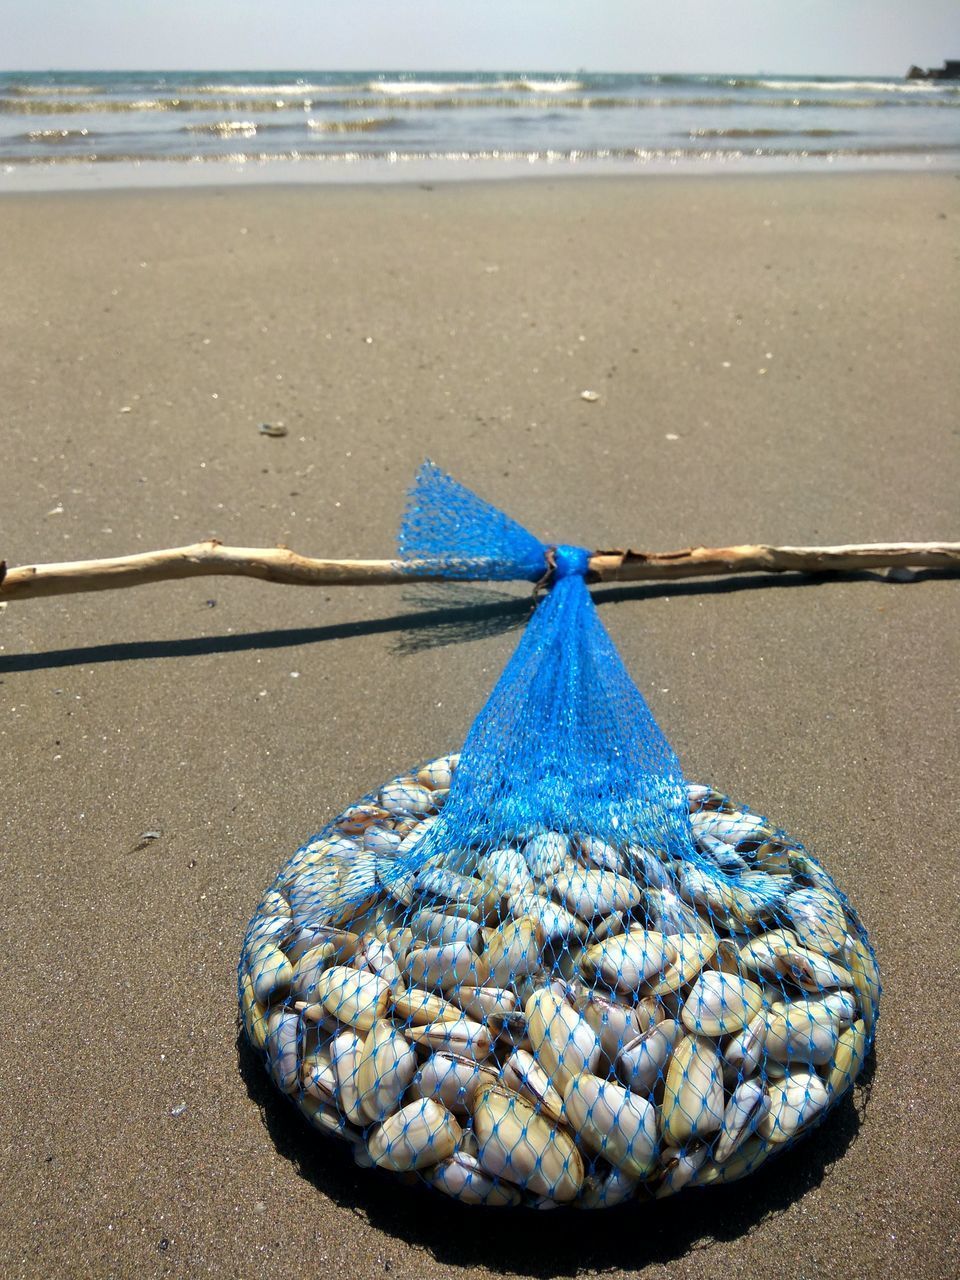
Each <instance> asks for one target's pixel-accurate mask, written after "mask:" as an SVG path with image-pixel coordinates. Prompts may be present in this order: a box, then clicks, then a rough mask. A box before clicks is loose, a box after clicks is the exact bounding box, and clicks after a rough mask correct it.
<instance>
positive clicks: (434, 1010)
mask: <svg viewBox="0 0 960 1280" xmlns="http://www.w3.org/2000/svg"><path fill="white" fill-rule="evenodd" d="M464 990H468V988H466V987H465V988H464ZM392 999H393V1008H394V1012H395V1013H396V1015H397V1017H398V1018H401V1019H403V1020H404V1021H407V1022H410V1023H411V1024H412V1025H413V1026H416V1027H425V1026H428V1025H429V1024H430V1023H431V1022H456V1021H458V1020H459V1019H460V1018H462V1017H463V1013H462V1012H461V1010H460V1009H458V1008H457V1006H456V1005H455V1004H451V1003H450V1002H449V1001H448V1000H444V998H443V997H442V996H438V995H436V994H435V993H434V992H431V991H421V989H420V988H419V987H410V988H409V989H405V988H403V987H394V989H393V993H392ZM404 1030H406V1028H404Z"/></svg>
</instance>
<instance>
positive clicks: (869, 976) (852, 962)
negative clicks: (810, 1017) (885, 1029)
mask: <svg viewBox="0 0 960 1280" xmlns="http://www.w3.org/2000/svg"><path fill="white" fill-rule="evenodd" d="M843 956H844V960H845V962H846V963H847V964H848V965H849V966H850V973H851V975H852V977H853V985H854V987H855V989H856V992H857V998H858V999H859V1001H860V1010H861V1012H862V1014H863V1021H864V1025H865V1027H866V1031H867V1035H869V1034H870V1032H871V1031H872V1030H873V1024H874V1021H875V1020H876V1016H877V1005H878V1003H879V1001H880V970H879V969H878V968H877V962H876V959H875V958H874V955H873V952H872V951H871V950H870V948H869V946H868V945H867V944H866V943H865V942H862V941H861V940H860V939H859V938H850V939H849V940H848V941H847V943H846V945H845V947H844V953H843Z"/></svg>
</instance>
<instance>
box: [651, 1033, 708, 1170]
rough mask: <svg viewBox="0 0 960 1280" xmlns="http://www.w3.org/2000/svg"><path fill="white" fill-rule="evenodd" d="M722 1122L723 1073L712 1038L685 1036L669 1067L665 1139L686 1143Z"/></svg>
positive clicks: (664, 1106)
mask: <svg viewBox="0 0 960 1280" xmlns="http://www.w3.org/2000/svg"><path fill="white" fill-rule="evenodd" d="M722 1123H723V1074H722V1070H721V1064H720V1056H719V1054H718V1053H717V1050H716V1047H715V1046H714V1044H713V1042H712V1041H711V1040H707V1039H705V1038H704V1037H702V1036H684V1038H683V1039H682V1040H681V1041H680V1042H679V1044H678V1045H677V1047H676V1048H675V1050H674V1052H673V1056H672V1057H671V1059H670V1063H669V1066H668V1067H667V1081H666V1085H665V1087H664V1093H663V1107H662V1125H663V1138H664V1141H665V1142H667V1143H670V1144H671V1145H674V1146H681V1147H682V1146H683V1145H684V1144H685V1143H687V1142H688V1141H689V1140H690V1139H691V1138H703V1137H704V1136H705V1135H707V1134H710V1133H714V1132H716V1130H717V1129H719V1128H720V1126H721V1124H722Z"/></svg>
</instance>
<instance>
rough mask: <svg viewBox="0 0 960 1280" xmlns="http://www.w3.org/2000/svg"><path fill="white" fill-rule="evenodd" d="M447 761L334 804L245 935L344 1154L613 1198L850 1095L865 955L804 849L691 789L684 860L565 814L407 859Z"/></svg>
mask: <svg viewBox="0 0 960 1280" xmlns="http://www.w3.org/2000/svg"><path fill="white" fill-rule="evenodd" d="M457 761H458V757H457V756H445V757H442V758H440V759H438V760H434V761H433V762H432V763H430V764H428V765H426V766H424V767H423V768H422V769H420V770H418V771H417V772H416V773H415V774H411V775H405V776H403V777H399V778H396V779H394V780H393V781H392V782H389V783H387V784H386V785H385V786H384V787H382V788H381V789H380V791H379V792H378V793H377V795H376V796H374V797H371V798H370V799H368V800H367V801H363V802H360V803H359V804H356V805H353V806H351V807H350V808H348V809H346V810H345V811H344V812H343V813H342V814H340V816H339V817H338V818H336V819H335V820H334V821H333V822H332V823H331V824H330V825H329V826H328V827H326V828H325V829H324V831H323V832H321V833H320V835H318V836H317V837H315V838H314V839H313V840H311V841H310V842H309V843H308V844H306V845H305V846H304V847H303V848H302V849H300V850H299V851H298V852H297V853H296V854H295V855H294V857H293V858H292V859H291V860H290V862H288V863H287V865H286V866H285V867H284V868H283V870H282V871H281V872H280V874H279V876H278V877H277V879H276V881H275V882H274V884H273V886H272V887H271V888H270V890H269V891H268V892H267V893H266V895H265V896H264V898H263V901H262V902H261V904H260V906H259V908H258V911H257V914H256V915H255V916H254V919H253V921H252V922H251V924H250V928H249V930H248V932H247V936H246V940H245V943H244V947H243V953H242V958H241V963H240V970H239V984H240V1006H241V1014H242V1020H243V1025H244V1028H245V1030H246V1034H247V1036H248V1037H249V1039H250V1040H251V1042H252V1043H253V1044H254V1045H255V1046H256V1047H257V1048H259V1049H261V1050H262V1051H263V1052H264V1055H265V1060H266V1065H267V1069H268V1071H269V1073H270V1075H271V1077H272V1079H273V1081H274V1083H275V1084H276V1085H277V1087H278V1088H279V1089H281V1090H282V1091H283V1092H284V1093H286V1094H288V1095H289V1096H290V1097H291V1098H292V1099H293V1101H294V1102H295V1103H296V1104H297V1105H298V1106H299V1108H300V1110H301V1111H302V1112H303V1114H304V1115H305V1116H306V1117H307V1119H308V1120H309V1121H310V1122H311V1124H313V1125H314V1126H315V1127H316V1128H317V1129H319V1130H320V1131H321V1132H323V1133H326V1134H330V1135H334V1136H336V1137H339V1138H342V1139H345V1140H346V1141H347V1142H349V1143H350V1144H351V1146H352V1148H353V1153H354V1157H355V1158H356V1160H357V1162H358V1163H360V1164H363V1165H368V1166H369V1165H379V1166H381V1167H382V1168H385V1169H389V1170H392V1171H394V1172H396V1173H399V1174H403V1175H408V1176H410V1177H414V1178H416V1177H419V1178H422V1179H424V1180H425V1181H426V1182H428V1183H429V1184H430V1185H432V1186H433V1187H435V1188H436V1189H438V1190H439V1191H443V1192H445V1193H446V1194H447V1195H450V1196H452V1197H454V1198H455V1199H457V1200H460V1201H463V1202H465V1203H468V1204H486V1205H519V1204H526V1205H532V1206H536V1207H551V1206H553V1205H557V1204H571V1203H572V1204H575V1205H577V1206H580V1207H584V1208H598V1207H606V1206H612V1205H616V1204H620V1203H622V1202H624V1201H628V1200H631V1199H633V1198H635V1197H647V1196H650V1195H653V1196H657V1197H659V1196H667V1195H671V1194H673V1193H674V1192H676V1191H679V1190H680V1189H681V1188H682V1187H684V1186H701V1187H702V1186H707V1185H708V1184H711V1183H725V1182H733V1181H735V1180H736V1179H738V1178H741V1177H743V1176H744V1175H745V1174H748V1173H750V1172H752V1171H753V1170H754V1169H756V1168H758V1167H759V1166H760V1165H761V1164H762V1163H763V1161H764V1160H766V1158H767V1157H768V1156H769V1155H770V1154H772V1153H773V1152H776V1151H777V1150H782V1149H783V1147H784V1144H786V1143H788V1142H790V1141H791V1140H792V1139H793V1138H795V1137H796V1136H797V1135H798V1134H800V1133H802V1132H803V1131H804V1130H806V1129H808V1128H810V1127H811V1126H812V1125H814V1124H815V1123H816V1122H817V1121H818V1120H819V1119H820V1117H821V1116H822V1114H823V1113H824V1112H825V1110H826V1109H827V1108H828V1107H829V1106H830V1105H831V1104H832V1103H833V1102H835V1101H836V1100H837V1099H838V1098H839V1097H840V1096H841V1095H842V1094H844V1093H845V1092H846V1091H847V1090H848V1089H849V1088H850V1087H851V1085H852V1083H853V1080H854V1079H855V1077H856V1075H857V1073H858V1072H859V1070H860V1067H861V1064H862V1062H863V1059H864V1056H865V1054H866V1052H867V1050H868V1048H869V1045H870V1043H871V1041H872V1038H873V1027H874V1022H875V1019H876V1015H877V1005H878V1000H879V994H880V985H879V975H878V971H877V966H876V962H875V960H874V957H873V953H872V951H871V949H870V947H869V944H868V942H867V938H866V934H865V933H864V930H863V928H862V926H861V925H860V923H859V921H858V919H857V917H856V915H855V914H854V912H853V911H852V909H851V908H850V907H849V905H848V904H847V903H846V900H845V899H844V897H843V896H842V895H841V894H840V893H839V891H838V890H837V889H836V887H835V886H834V884H833V881H832V880H831V879H830V877H829V876H828V875H827V874H826V872H825V871H824V870H823V868H822V867H821V866H820V865H819V863H817V862H816V861H815V860H814V859H813V858H811V857H810V856H809V855H808V854H807V853H806V852H804V850H803V849H802V848H801V847H800V846H799V845H798V844H797V843H796V842H793V841H791V840H789V839H788V838H787V837H785V836H784V835H783V833H780V832H776V831H774V830H773V829H772V828H771V827H769V826H768V825H767V824H766V823H765V822H764V820H763V819H762V818H760V817H758V816H757V815H755V814H753V813H751V812H750V811H749V810H747V809H744V808H742V807H740V806H737V805H735V804H733V803H731V802H730V801H729V800H727V799H726V798H725V797H724V796H722V795H720V794H719V793H718V792H716V791H714V790H712V789H711V788H710V787H708V786H700V785H695V784H688V786H687V795H688V799H689V809H690V824H691V836H692V842H693V846H694V847H695V849H696V850H697V854H698V856H697V857H695V858H691V859H688V860H682V861H670V860H669V859H667V857H666V855H661V854H658V853H657V852H656V851H655V850H652V849H646V848H640V847H638V846H636V845H624V846H622V847H614V846H612V845H610V844H607V843H604V842H603V841H601V840H599V839H597V838H595V837H591V836H590V835H588V834H572V835H566V834H561V833H559V832H555V831H547V832H540V833H538V834H535V835H532V836H530V837H529V838H527V839H525V840H524V839H514V840H513V841H512V842H510V843H509V844H503V845H502V847H501V846H500V845H498V846H497V847H492V848H491V847H488V848H484V849H455V850H448V851H446V852H444V853H442V854H434V855H432V856H430V857H427V858H418V856H417V853H416V852H415V849H416V846H417V845H418V843H419V842H420V840H421V837H422V836H423V835H424V834H425V832H426V831H427V830H428V828H429V826H430V824H432V823H433V822H434V821H436V815H437V813H438V811H439V810H440V809H441V807H442V806H443V804H444V802H445V800H446V798H447V795H448V792H449V787H450V783H451V778H452V775H453V773H454V771H455V769H456V767H457Z"/></svg>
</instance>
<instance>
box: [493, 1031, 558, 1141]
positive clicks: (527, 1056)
mask: <svg viewBox="0 0 960 1280" xmlns="http://www.w3.org/2000/svg"><path fill="white" fill-rule="evenodd" d="M501 1082H502V1084H503V1085H504V1086H505V1087H506V1088H507V1089H512V1090H513V1092H514V1093H518V1094H519V1095H520V1096H521V1097H522V1098H526V1099H527V1101H528V1102H532V1103H533V1105H534V1106H535V1107H536V1109H537V1110H538V1111H542V1112H543V1114H544V1115H545V1116H548V1117H549V1119H551V1120H554V1121H556V1123H558V1124H559V1123H560V1122H561V1121H562V1120H563V1098H562V1097H561V1095H560V1093H559V1092H558V1090H556V1089H555V1088H554V1087H553V1085H552V1084H551V1083H550V1077H549V1076H548V1075H547V1073H546V1071H544V1069H543V1067H541V1066H540V1064H539V1062H537V1060H536V1058H535V1057H534V1056H533V1054H532V1053H531V1052H530V1051H529V1050H528V1049H514V1051H513V1053H512V1054H511V1055H510V1057H509V1058H508V1059H507V1061H506V1062H505V1063H504V1064H503V1071H502V1072H501Z"/></svg>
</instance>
